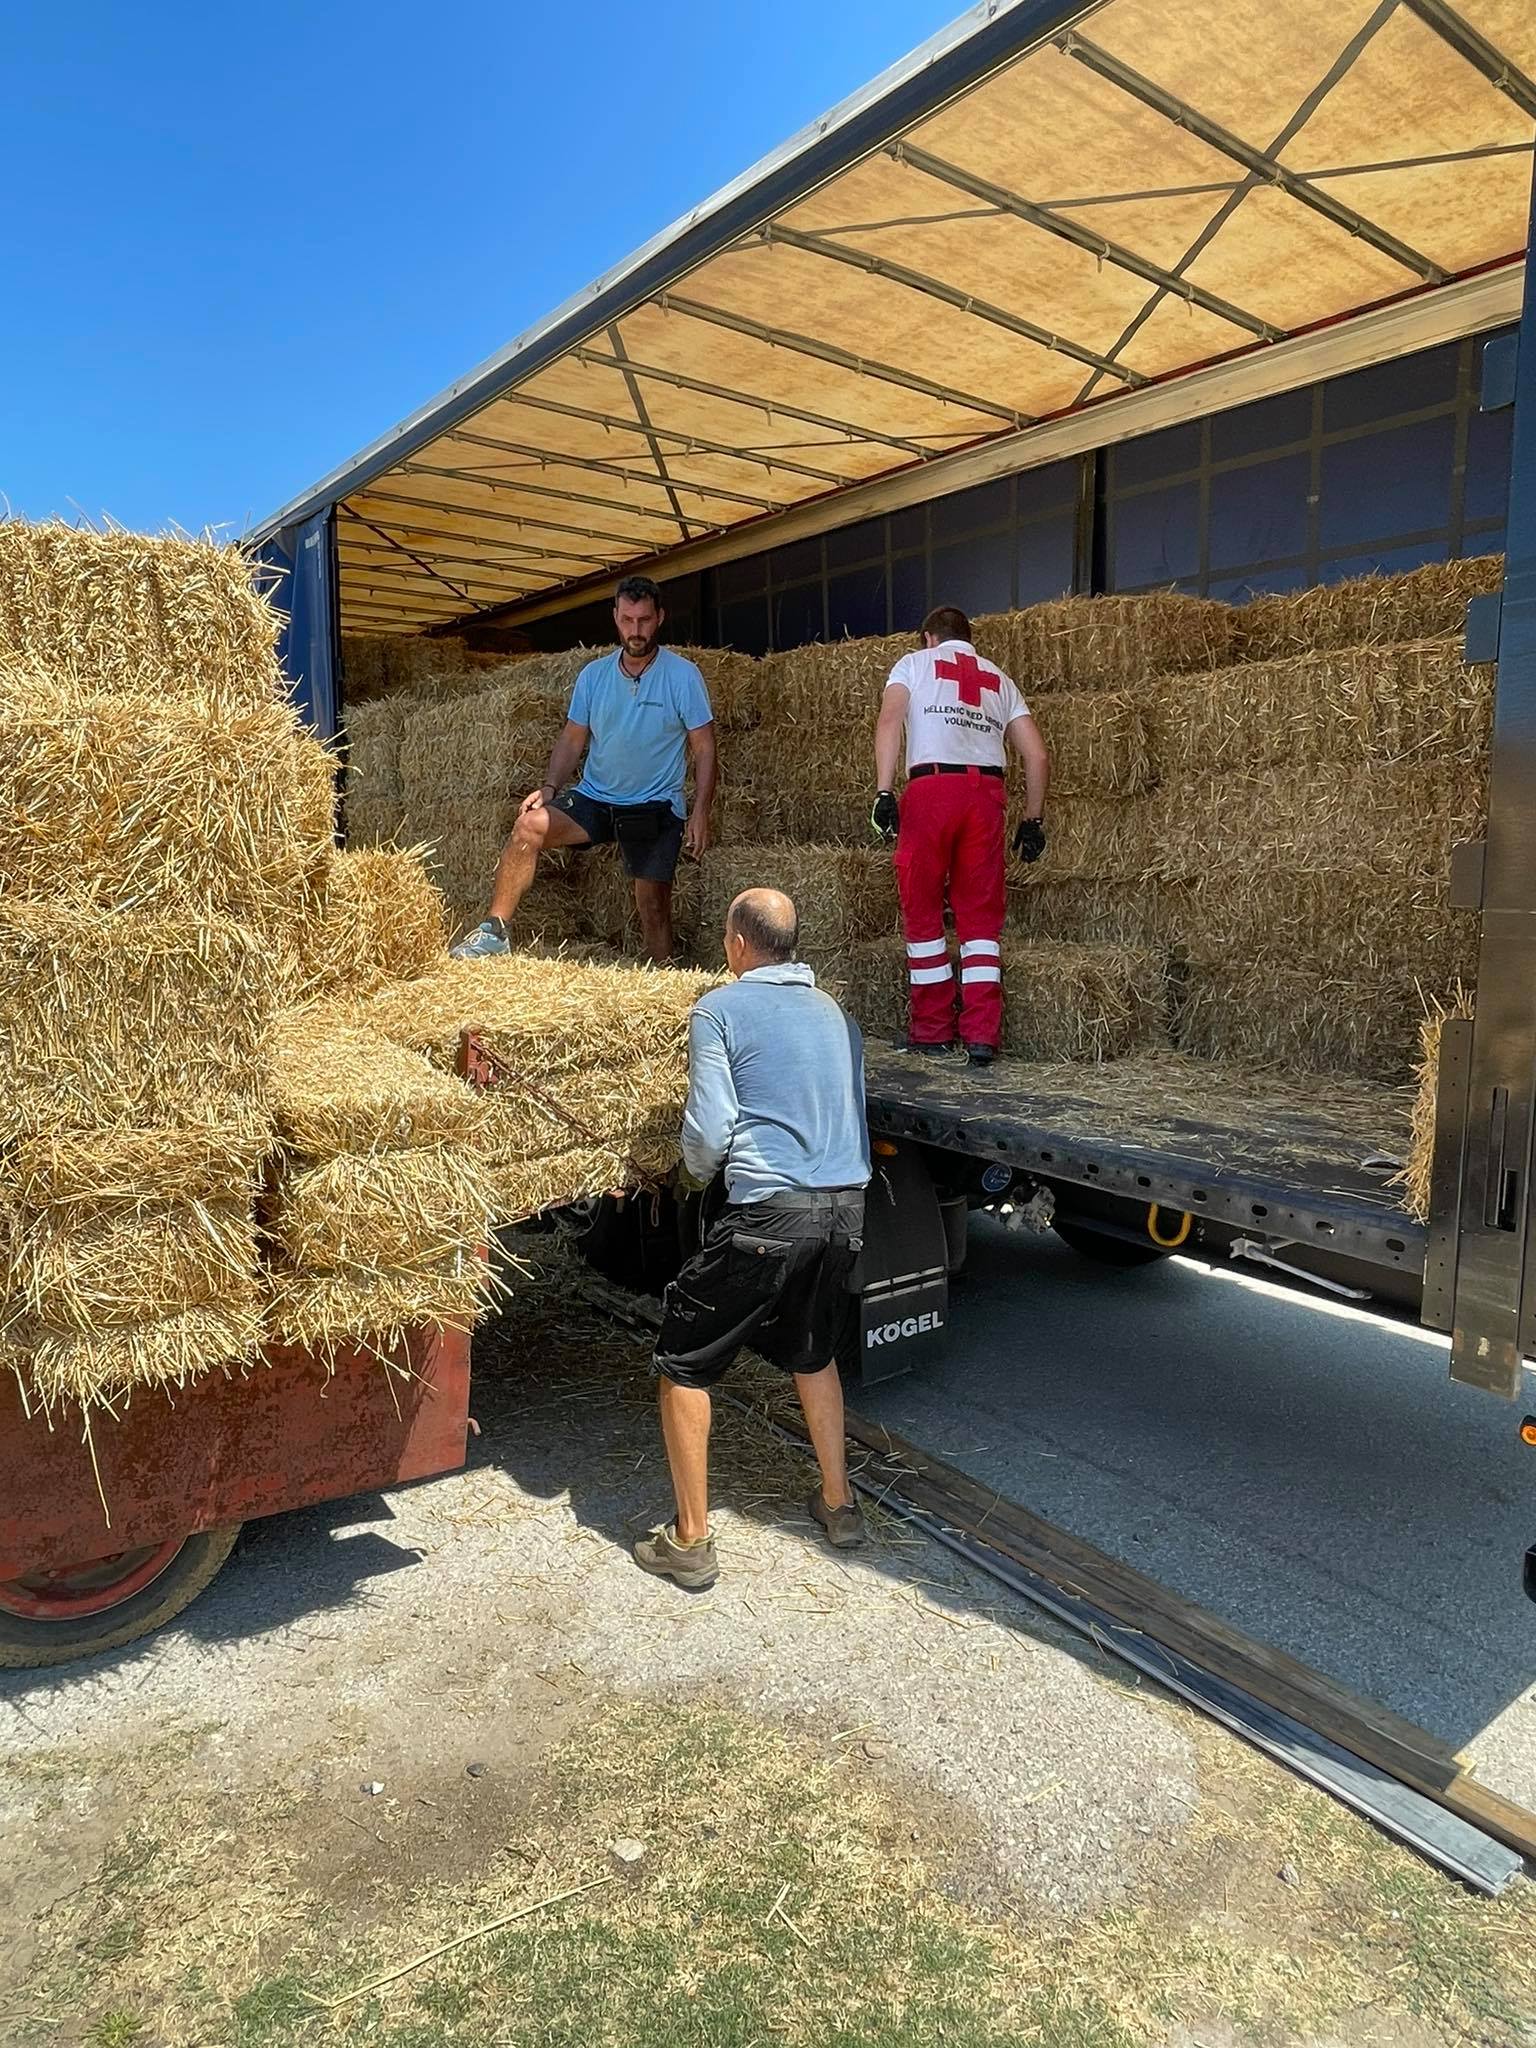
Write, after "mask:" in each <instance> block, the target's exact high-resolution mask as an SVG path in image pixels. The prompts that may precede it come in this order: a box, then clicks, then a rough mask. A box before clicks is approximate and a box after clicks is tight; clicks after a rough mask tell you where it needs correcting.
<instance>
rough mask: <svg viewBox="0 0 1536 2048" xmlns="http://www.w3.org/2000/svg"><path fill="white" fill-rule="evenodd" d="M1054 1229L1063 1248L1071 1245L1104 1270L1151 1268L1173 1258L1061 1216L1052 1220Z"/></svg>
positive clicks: (1161, 1249)
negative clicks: (1131, 1267)
mask: <svg viewBox="0 0 1536 2048" xmlns="http://www.w3.org/2000/svg"><path fill="white" fill-rule="evenodd" d="M1051 1228H1052V1230H1054V1231H1055V1233H1056V1235H1057V1236H1058V1237H1059V1238H1060V1239H1061V1241H1062V1243H1063V1244H1067V1245H1070V1246H1071V1247H1072V1249H1073V1251H1075V1252H1078V1253H1080V1254H1081V1256H1082V1257H1083V1258H1085V1259H1097V1260H1098V1262H1099V1264H1100V1265H1101V1266H1121V1267H1130V1266H1151V1265H1155V1264H1156V1262H1157V1261H1158V1260H1159V1259H1168V1258H1171V1257H1172V1256H1173V1252H1172V1248H1171V1247H1170V1248H1167V1249H1165V1248H1164V1247H1163V1246H1162V1245H1160V1244H1153V1243H1152V1242H1151V1241H1150V1239H1149V1240H1148V1242H1147V1243H1146V1244H1133V1243H1132V1242H1131V1240H1130V1239H1129V1238H1128V1237H1116V1236H1114V1235H1113V1233H1112V1232H1110V1231H1108V1230H1095V1229H1094V1227H1093V1225H1092V1224H1091V1223H1076V1222H1071V1221H1068V1220H1067V1219H1066V1218H1064V1217H1061V1216H1053V1217H1052V1218H1051Z"/></svg>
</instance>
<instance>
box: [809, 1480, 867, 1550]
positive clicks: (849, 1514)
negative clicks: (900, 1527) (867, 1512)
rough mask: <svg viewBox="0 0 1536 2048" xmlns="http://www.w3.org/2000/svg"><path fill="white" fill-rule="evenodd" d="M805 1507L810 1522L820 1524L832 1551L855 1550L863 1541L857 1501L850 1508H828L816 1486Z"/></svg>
mask: <svg viewBox="0 0 1536 2048" xmlns="http://www.w3.org/2000/svg"><path fill="white" fill-rule="evenodd" d="M805 1506H806V1511H807V1513H808V1514H809V1515H810V1518H811V1520H812V1521H813V1522H817V1523H819V1524H820V1526H821V1528H822V1530H823V1532H824V1533H825V1535H826V1539H827V1541H828V1542H829V1543H830V1544H831V1545H832V1548H833V1549H834V1550H857V1548H858V1547H859V1545H860V1544H861V1543H862V1542H863V1541H864V1517H863V1516H862V1515H861V1514H860V1513H859V1504H858V1502H857V1501H855V1502H854V1503H853V1504H852V1506H851V1507H846V1508H829V1507H828V1506H827V1502H826V1496H825V1495H824V1494H823V1492H822V1490H821V1488H820V1487H819V1486H818V1487H817V1489H816V1491H815V1492H814V1493H813V1494H812V1495H811V1497H810V1499H809V1500H808V1501H807V1502H806V1504H805Z"/></svg>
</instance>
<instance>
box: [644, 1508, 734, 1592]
mask: <svg viewBox="0 0 1536 2048" xmlns="http://www.w3.org/2000/svg"><path fill="white" fill-rule="evenodd" d="M635 1563H636V1564H637V1565H639V1567H640V1569H641V1571H643V1572H652V1573H654V1574H655V1576H656V1577H657V1578H659V1579H671V1580H672V1581H673V1582H674V1584H676V1585H679V1586H682V1587H684V1588H685V1589H686V1590H687V1591H688V1592H690V1593H702V1592H703V1591H704V1589H705V1587H706V1586H712V1585H713V1584H714V1583H715V1581H716V1579H718V1578H719V1576H720V1560H719V1558H718V1557H716V1555H715V1539H714V1537H713V1536H706V1537H705V1538H704V1541H703V1542H702V1543H679V1542H678V1540H677V1524H676V1523H675V1522H672V1523H669V1524H668V1526H667V1527H666V1528H665V1529H653V1530H652V1531H651V1533H650V1535H649V1536H642V1537H641V1538H640V1540H639V1542H638V1543H637V1544H636V1545H635Z"/></svg>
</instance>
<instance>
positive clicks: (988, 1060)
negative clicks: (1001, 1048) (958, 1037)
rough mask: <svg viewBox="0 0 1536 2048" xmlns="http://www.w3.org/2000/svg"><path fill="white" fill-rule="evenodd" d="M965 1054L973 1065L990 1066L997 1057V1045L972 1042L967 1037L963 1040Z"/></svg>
mask: <svg viewBox="0 0 1536 2048" xmlns="http://www.w3.org/2000/svg"><path fill="white" fill-rule="evenodd" d="M965 1056H966V1058H967V1060H969V1062H970V1063H971V1065H972V1066H973V1067H990V1066H991V1064H992V1062H993V1061H994V1060H995V1059H996V1058H997V1047H996V1046H995V1045H982V1044H980V1043H976V1044H972V1042H971V1040H970V1039H967V1040H966V1042H965Z"/></svg>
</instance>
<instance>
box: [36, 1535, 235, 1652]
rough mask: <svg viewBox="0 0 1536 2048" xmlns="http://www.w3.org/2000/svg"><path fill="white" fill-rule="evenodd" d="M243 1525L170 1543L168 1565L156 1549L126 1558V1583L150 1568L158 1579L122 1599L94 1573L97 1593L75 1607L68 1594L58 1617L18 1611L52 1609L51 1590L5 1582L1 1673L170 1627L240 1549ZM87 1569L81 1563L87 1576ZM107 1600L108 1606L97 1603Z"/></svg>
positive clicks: (118, 1646) (111, 1647)
mask: <svg viewBox="0 0 1536 2048" xmlns="http://www.w3.org/2000/svg"><path fill="white" fill-rule="evenodd" d="M240 1528H241V1525H240V1523H239V1522H231V1523H230V1524H228V1526H227V1527H225V1528H223V1529H201V1530H199V1531H198V1532H197V1534H196V1535H193V1536H184V1537H183V1538H182V1540H181V1541H180V1543H178V1544H177V1545H176V1546H175V1548H174V1549H170V1548H169V1546H166V1549H167V1552H168V1554H167V1555H166V1556H165V1559H164V1562H163V1563H160V1562H159V1561H158V1559H157V1557H156V1555H155V1553H156V1550H157V1548H158V1546H155V1545H145V1546H144V1548H143V1549H142V1550H139V1551H132V1552H125V1553H124V1556H125V1559H128V1560H131V1561H132V1564H131V1568H130V1569H129V1570H128V1571H127V1572H126V1573H125V1577H126V1578H128V1579H130V1580H131V1579H134V1578H136V1577H139V1576H141V1575H142V1574H143V1573H144V1572H145V1571H148V1570H150V1569H151V1568H153V1576H152V1577H149V1578H148V1579H147V1580H145V1581H144V1582H143V1583H141V1584H137V1585H135V1586H134V1589H133V1590H132V1591H131V1592H128V1593H125V1594H124V1596H123V1597H122V1598H121V1599H119V1600H115V1601H113V1600H111V1598H110V1596H111V1592H112V1582H111V1580H110V1579H107V1580H103V1579H102V1578H101V1574H100V1571H99V1569H98V1570H97V1571H96V1572H94V1573H93V1579H94V1584H93V1586H92V1589H91V1594H90V1596H89V1597H86V1596H84V1595H82V1596H81V1597H80V1598H79V1599H78V1600H77V1601H75V1602H73V1603H72V1602H71V1601H70V1599H69V1596H68V1594H67V1592H66V1594H65V1596H64V1598H63V1599H62V1600H61V1601H60V1602H59V1611H58V1612H57V1613H54V1614H46V1613H25V1612H18V1611H17V1610H18V1608H20V1607H22V1606H25V1605H32V1606H39V1607H41V1606H45V1605H46V1604H48V1595H47V1594H46V1593H45V1594H44V1596H43V1597H42V1598H37V1597H35V1596H36V1589H37V1582H36V1581H34V1580H20V1579H13V1580H10V1581H8V1582H6V1584H4V1585H0V1671H36V1670H41V1669H42V1668H43V1667H45V1666H47V1665H50V1664H69V1663H72V1662H73V1661H74V1660H75V1659H76V1658H77V1657H93V1656H97V1655H99V1654H100V1652H101V1651H103V1650H116V1649H121V1648H122V1646H123V1644H125V1643H131V1642H133V1641H134V1640H135V1639H136V1638H137V1637H139V1636H144V1635H148V1634H149V1633H150V1631H151V1630H152V1629H157V1628H160V1627H163V1625H164V1624H165V1623H166V1622H168V1621H172V1620H174V1619H175V1617H176V1616H177V1615H178V1614H180V1613H181V1611H182V1609H183V1608H185V1607H187V1606H189V1605H190V1604H191V1602H192V1601H194V1600H195V1599H196V1598H197V1596H198V1594H199V1593H201V1592H202V1590H203V1588H204V1587H205V1586H207V1585H208V1584H209V1583H210V1581H211V1580H212V1579H213V1578H214V1577H215V1576H216V1574H217V1573H218V1571H219V1570H220V1568H221V1567H222V1565H223V1564H224V1561H225V1559H226V1558H227V1557H228V1556H229V1553H230V1552H231V1551H232V1550H233V1549H234V1547H235V1538H236V1537H237V1536H238V1535H239V1534H240ZM146 1553H147V1554H146ZM87 1569H89V1568H88V1567H85V1566H82V1567H81V1572H82V1574H83V1573H84V1572H85V1571H86V1570H87ZM103 1597H105V1598H106V1600H107V1602H108V1604H106V1605H101V1604H97V1603H99V1602H100V1601H101V1600H102V1598H103ZM71 1608H73V1611H71ZM86 1609H89V1610H90V1611H84V1610H86Z"/></svg>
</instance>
